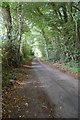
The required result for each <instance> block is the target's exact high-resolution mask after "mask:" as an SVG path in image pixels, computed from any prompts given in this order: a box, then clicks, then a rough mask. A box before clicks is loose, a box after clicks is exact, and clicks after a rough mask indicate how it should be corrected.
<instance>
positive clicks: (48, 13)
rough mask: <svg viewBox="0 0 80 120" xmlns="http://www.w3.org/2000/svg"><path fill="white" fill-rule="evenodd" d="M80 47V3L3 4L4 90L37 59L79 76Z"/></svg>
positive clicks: (0, 47) (0, 54)
mask: <svg viewBox="0 0 80 120" xmlns="http://www.w3.org/2000/svg"><path fill="white" fill-rule="evenodd" d="M79 47H80V2H0V61H1V62H0V64H2V86H3V87H4V86H8V87H10V86H9V85H11V84H12V82H13V80H16V76H17V73H18V74H19V72H16V73H15V72H14V71H15V69H17V71H20V67H21V66H22V65H23V64H26V62H31V61H33V59H34V58H37V59H38V60H39V61H42V62H44V63H47V64H51V65H54V64H55V63H59V64H61V65H63V66H67V67H68V69H72V71H74V72H75V73H79V72H80V69H79V59H80V50H79ZM11 80H12V81H11ZM5 101H6V100H5Z"/></svg>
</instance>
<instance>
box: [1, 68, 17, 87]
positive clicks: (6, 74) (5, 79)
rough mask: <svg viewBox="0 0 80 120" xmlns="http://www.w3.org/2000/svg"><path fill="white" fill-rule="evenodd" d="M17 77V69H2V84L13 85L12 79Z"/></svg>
mask: <svg viewBox="0 0 80 120" xmlns="http://www.w3.org/2000/svg"><path fill="white" fill-rule="evenodd" d="M16 79H17V71H16V70H14V69H3V71H2V86H3V87H4V86H11V85H12V83H11V82H10V80H16Z"/></svg>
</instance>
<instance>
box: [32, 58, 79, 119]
mask: <svg viewBox="0 0 80 120" xmlns="http://www.w3.org/2000/svg"><path fill="white" fill-rule="evenodd" d="M32 64H33V72H35V73H36V76H37V77H38V79H39V81H40V82H41V83H42V85H43V86H44V87H43V89H44V91H45V93H46V95H47V96H48V98H49V102H50V104H51V105H52V104H55V108H54V110H55V117H56V118H78V80H77V79H74V78H73V77H70V76H68V75H66V74H64V73H62V72H60V71H59V70H57V69H55V68H50V67H49V66H48V65H45V64H42V63H39V62H35V60H34V61H33V62H32ZM34 65H36V67H34Z"/></svg>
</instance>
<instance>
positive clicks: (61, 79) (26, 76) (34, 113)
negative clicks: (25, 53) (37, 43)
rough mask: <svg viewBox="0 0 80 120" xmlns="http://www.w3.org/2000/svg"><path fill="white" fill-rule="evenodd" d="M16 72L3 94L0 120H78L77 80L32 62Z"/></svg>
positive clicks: (34, 61) (39, 63)
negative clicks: (13, 81)
mask: <svg viewBox="0 0 80 120" xmlns="http://www.w3.org/2000/svg"><path fill="white" fill-rule="evenodd" d="M19 73H21V76H22V77H21V78H18V80H16V81H15V83H14V85H13V87H12V89H9V91H6V92H5V93H6V96H5V95H4V94H3V95H4V96H3V100H4V103H6V105H5V107H4V109H3V111H4V112H3V118H78V80H77V79H74V78H72V77H70V76H68V75H66V74H64V73H62V72H60V71H59V70H57V69H55V68H51V67H49V66H48V65H45V64H43V63H41V62H38V61H36V60H35V59H34V60H33V62H32V66H28V65H24V66H23V67H21V69H20V71H19ZM7 94H8V95H7ZM6 101H7V102H6Z"/></svg>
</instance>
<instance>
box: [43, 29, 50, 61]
mask: <svg viewBox="0 0 80 120" xmlns="http://www.w3.org/2000/svg"><path fill="white" fill-rule="evenodd" d="M42 35H43V37H44V40H45V41H44V42H45V48H46V56H47V59H49V52H48V43H47V39H46V36H45V32H44V30H43V29H42Z"/></svg>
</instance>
